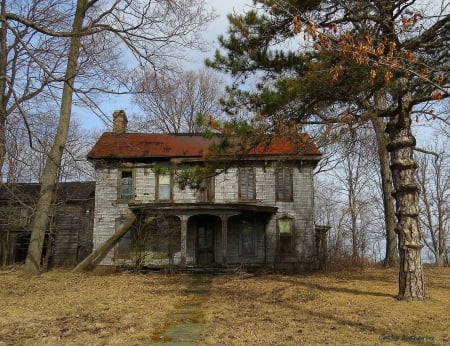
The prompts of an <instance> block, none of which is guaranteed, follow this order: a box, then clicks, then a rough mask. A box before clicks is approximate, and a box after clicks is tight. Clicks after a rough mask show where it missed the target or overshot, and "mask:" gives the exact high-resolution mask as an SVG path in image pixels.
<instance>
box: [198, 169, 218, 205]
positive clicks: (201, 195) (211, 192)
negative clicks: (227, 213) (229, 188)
mask: <svg viewBox="0 0 450 346" xmlns="http://www.w3.org/2000/svg"><path fill="white" fill-rule="evenodd" d="M215 185H216V179H215V176H214V175H211V176H208V177H206V178H205V179H204V180H203V181H202V184H201V188H202V190H198V191H197V202H214V199H215V194H216V189H215Z"/></svg>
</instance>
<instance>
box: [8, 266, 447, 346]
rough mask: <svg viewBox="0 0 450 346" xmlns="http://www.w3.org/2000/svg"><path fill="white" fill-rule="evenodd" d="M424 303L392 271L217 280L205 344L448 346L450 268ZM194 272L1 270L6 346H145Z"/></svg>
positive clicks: (183, 296) (431, 282)
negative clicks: (408, 298)
mask: <svg viewBox="0 0 450 346" xmlns="http://www.w3.org/2000/svg"><path fill="white" fill-rule="evenodd" d="M425 275H426V282H427V292H428V295H429V297H430V299H429V300H427V301H425V302H414V303H408V302H399V301H397V300H396V299H395V294H396V290H397V287H396V285H397V283H396V280H397V273H396V270H385V269H379V268H378V269H377V268H367V269H355V270H353V271H341V272H335V273H323V274H308V275H303V276H286V275H275V274H273V275H271V274H269V275H262V276H255V277H250V278H243V277H241V276H239V275H232V274H230V275H223V276H218V277H214V278H213V279H212V283H211V289H210V292H209V297H208V299H207V301H206V302H205V303H203V306H202V309H203V313H202V318H203V322H204V329H203V334H202V336H201V339H200V341H199V344H201V345H205V344H206V345H327V344H328V345H391V344H392V345H394V344H395V345H402V344H403V345H419V344H420V345H422V344H426V345H445V344H450V268H427V269H426V271H425ZM193 284H195V280H194V279H193V278H192V277H191V276H188V275H183V274H176V275H163V274H157V273H153V274H147V275H134V274H108V275H98V274H81V275H74V274H71V273H70V272H67V271H61V270H56V271H51V272H48V273H45V274H43V275H41V276H40V277H35V278H29V279H26V278H24V277H22V276H21V271H20V268H18V269H17V270H13V271H12V272H4V271H3V272H2V271H0V345H149V344H151V343H152V337H154V336H155V335H157V333H159V332H160V331H161V329H163V328H164V326H166V325H167V324H168V323H170V321H168V319H170V316H173V312H174V310H175V309H176V308H177V307H178V306H181V305H183V303H184V302H186V301H188V300H189V299H192V297H188V295H189V293H188V292H189V291H190V287H191V288H192V285H193Z"/></svg>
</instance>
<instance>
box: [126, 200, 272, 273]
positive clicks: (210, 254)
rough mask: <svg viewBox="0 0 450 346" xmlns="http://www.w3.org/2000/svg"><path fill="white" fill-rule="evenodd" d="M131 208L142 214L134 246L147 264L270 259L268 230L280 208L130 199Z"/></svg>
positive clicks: (255, 262)
mask: <svg viewBox="0 0 450 346" xmlns="http://www.w3.org/2000/svg"><path fill="white" fill-rule="evenodd" d="M129 208H130V210H131V211H133V213H134V214H135V215H136V217H137V221H136V226H135V227H134V230H133V231H130V232H129V235H128V238H129V246H130V247H131V248H132V247H134V248H135V249H138V251H139V252H140V254H141V258H142V260H143V265H144V266H164V265H178V266H181V267H186V266H208V267H213V266H223V267H225V266H227V265H229V264H247V265H266V264H267V261H268V246H269V245H268V239H267V232H266V231H267V227H268V224H269V222H270V220H271V216H272V215H273V214H275V213H276V212H277V207H272V206H263V205H253V204H241V203H234V204H233V203H231V204H230V203H222V204H219V203H206V202H205V203H195V204H192V203H157V204H153V203H152V204H129ZM133 232H134V235H133ZM137 234H140V235H141V239H140V244H139V239H138V238H139V237H136V235H137ZM119 248H120V244H119Z"/></svg>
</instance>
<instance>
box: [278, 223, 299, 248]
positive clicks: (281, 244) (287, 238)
mask: <svg viewBox="0 0 450 346" xmlns="http://www.w3.org/2000/svg"><path fill="white" fill-rule="evenodd" d="M282 221H289V222H290V229H289V232H281V226H280V223H281V222H282ZM294 231H295V227H294V219H293V218H292V217H289V216H282V217H279V218H277V251H278V253H280V254H291V253H293V252H294ZM282 233H287V234H282ZM285 243H288V245H285Z"/></svg>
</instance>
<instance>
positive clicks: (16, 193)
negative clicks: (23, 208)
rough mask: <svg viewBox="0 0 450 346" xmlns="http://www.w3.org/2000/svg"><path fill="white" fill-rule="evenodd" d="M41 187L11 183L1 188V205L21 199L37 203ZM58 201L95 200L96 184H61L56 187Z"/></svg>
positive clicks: (88, 182) (85, 182)
mask: <svg viewBox="0 0 450 346" xmlns="http://www.w3.org/2000/svg"><path fill="white" fill-rule="evenodd" d="M40 190H41V185H40V184H37V183H16V184H13V183H10V184H2V185H1V187H0V203H2V202H5V201H10V200H14V199H19V200H21V201H22V202H25V203H28V202H31V201H37V199H38V198H39V193H40ZM56 192H57V193H56V199H57V200H58V201H64V202H69V201H79V200H88V199H92V198H94V194H95V182H94V181H83V182H60V183H58V184H57V187H56Z"/></svg>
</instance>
